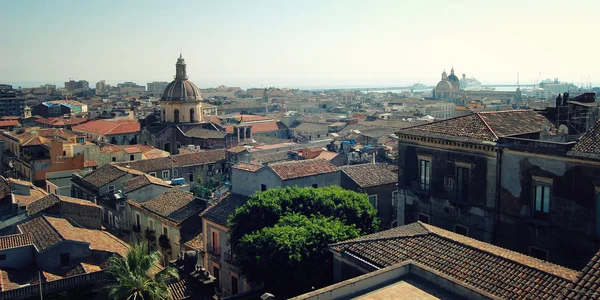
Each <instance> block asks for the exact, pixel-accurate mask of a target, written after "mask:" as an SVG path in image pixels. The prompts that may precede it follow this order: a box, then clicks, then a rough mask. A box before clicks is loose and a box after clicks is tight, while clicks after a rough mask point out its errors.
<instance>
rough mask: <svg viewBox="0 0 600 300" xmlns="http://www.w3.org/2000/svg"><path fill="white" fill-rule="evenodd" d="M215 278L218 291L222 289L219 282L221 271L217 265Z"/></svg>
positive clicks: (214, 266) (214, 271) (214, 268)
mask: <svg viewBox="0 0 600 300" xmlns="http://www.w3.org/2000/svg"><path fill="white" fill-rule="evenodd" d="M213 276H215V286H216V287H217V289H219V288H220V285H219V281H220V279H221V270H219V267H217V266H216V265H213Z"/></svg>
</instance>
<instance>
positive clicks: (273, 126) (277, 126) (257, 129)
mask: <svg viewBox="0 0 600 300" xmlns="http://www.w3.org/2000/svg"><path fill="white" fill-rule="evenodd" d="M250 127H252V133H253V134H254V133H263V132H273V131H279V130H285V129H287V128H286V127H285V125H283V124H282V123H280V122H276V121H271V122H261V123H252V124H250Z"/></svg>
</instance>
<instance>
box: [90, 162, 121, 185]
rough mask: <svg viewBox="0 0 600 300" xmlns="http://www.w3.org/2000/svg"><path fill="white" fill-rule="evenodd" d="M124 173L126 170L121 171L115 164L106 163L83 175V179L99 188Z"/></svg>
mask: <svg viewBox="0 0 600 300" xmlns="http://www.w3.org/2000/svg"><path fill="white" fill-rule="evenodd" d="M125 174H127V172H125V171H123V170H122V169H121V168H117V167H116V166H115V165H111V164H108V165H104V166H102V167H100V168H98V169H96V170H95V171H94V172H92V173H89V174H87V175H86V176H84V177H83V181H85V182H87V183H89V184H91V185H92V186H94V187H96V188H100V187H102V186H104V185H106V184H108V183H110V182H113V181H115V180H116V179H118V178H120V177H121V176H124V175H125Z"/></svg>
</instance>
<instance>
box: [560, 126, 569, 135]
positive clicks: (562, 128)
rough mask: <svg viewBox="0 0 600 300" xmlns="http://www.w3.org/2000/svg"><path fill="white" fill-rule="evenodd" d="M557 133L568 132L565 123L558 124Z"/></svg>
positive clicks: (564, 133)
mask: <svg viewBox="0 0 600 300" xmlns="http://www.w3.org/2000/svg"><path fill="white" fill-rule="evenodd" d="M558 134H560V135H567V134H569V128H568V127H567V126H566V125H565V124H562V125H560V126H558Z"/></svg>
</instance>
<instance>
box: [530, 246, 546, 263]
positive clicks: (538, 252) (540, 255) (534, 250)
mask: <svg viewBox="0 0 600 300" xmlns="http://www.w3.org/2000/svg"><path fill="white" fill-rule="evenodd" d="M529 255H531V256H533V257H535V258H537V259H541V260H548V251H546V250H544V249H541V248H538V247H534V246H529Z"/></svg>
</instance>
